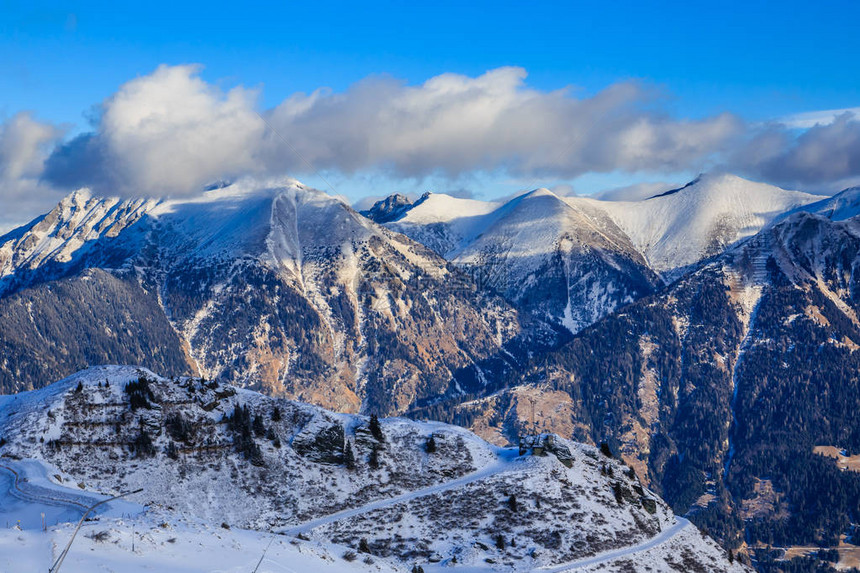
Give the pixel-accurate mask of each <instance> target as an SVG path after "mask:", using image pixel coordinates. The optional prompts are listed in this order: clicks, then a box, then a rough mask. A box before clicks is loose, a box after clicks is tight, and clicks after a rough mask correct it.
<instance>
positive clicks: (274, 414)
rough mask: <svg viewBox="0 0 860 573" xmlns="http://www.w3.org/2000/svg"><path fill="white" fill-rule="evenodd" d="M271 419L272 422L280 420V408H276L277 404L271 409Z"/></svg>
mask: <svg viewBox="0 0 860 573" xmlns="http://www.w3.org/2000/svg"><path fill="white" fill-rule="evenodd" d="M272 421H273V422H280V421H281V409H280V408H278V407H277V406H275V408H274V409H273V410H272Z"/></svg>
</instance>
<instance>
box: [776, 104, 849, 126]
mask: <svg viewBox="0 0 860 573" xmlns="http://www.w3.org/2000/svg"><path fill="white" fill-rule="evenodd" d="M846 113H851V114H854V115H856V116H860V107H849V108H843V109H826V110H820V111H809V112H805V113H796V114H793V115H789V116H786V117H783V118H781V119H779V120H778V122H779V123H781V124H783V125H785V126H786V127H790V128H794V129H809V128H810V127H815V126H816V125H830V124H831V123H833V122H834V121H836V118H838V117H839V116H840V115H844V114H846Z"/></svg>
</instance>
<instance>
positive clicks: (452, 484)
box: [278, 450, 693, 573]
mask: <svg viewBox="0 0 860 573" xmlns="http://www.w3.org/2000/svg"><path fill="white" fill-rule="evenodd" d="M522 463H523V460H522V459H517V457H516V454H515V452H509V451H506V450H502V452H501V455H500V456H499V459H498V460H497V461H496V462H494V463H491V464H489V465H487V466H486V467H484V468H481V469H480V470H478V471H476V472H473V473H470V474H467V475H465V476H463V477H460V478H457V479H455V480H451V481H449V482H445V483H440V484H436V485H433V486H429V487H425V488H422V489H418V490H415V491H411V492H407V493H404V494H401V495H397V496H394V497H391V498H387V499H380V500H376V501H374V502H371V503H368V504H366V505H362V506H360V507H354V508H351V509H345V510H343V511H339V512H337V513H332V514H329V515H325V516H323V517H319V518H317V519H312V520H310V521H306V522H304V523H302V524H300V525H296V526H294V527H288V528H285V529H282V530H279V531H278V533H282V534H284V535H298V534H300V533H306V532H308V531H310V530H312V529H315V528H317V527H320V526H321V525H327V524H330V523H334V522H336V521H340V520H342V519H348V518H350V517H355V516H358V515H362V514H365V513H369V512H371V511H375V510H377V509H382V508H386V507H391V506H393V505H397V504H399V503H404V502H408V501H412V500H414V499H418V498H421V497H425V496H427V495H432V494H435V493H440V492H443V491H447V490H451V489H454V488H458V487H461V486H464V485H467V484H470V483H473V482H476V481H480V480H482V479H486V478H488V477H491V476H494V475H497V474H500V473H504V472H507V471H517V470H519V469H521V468H520V467H518V466H521V465H522ZM675 520H676V521H675V523H674V524H672V525H671V526H670V527H667V528H665V529H664V530H662V531H661V532H660V533H658V534H657V535H655V536H654V537H651V538H649V539H646V540H644V541H642V542H641V543H637V544H636V545H631V546H629V547H622V548H620V549H614V550H611V551H607V552H605V553H600V554H598V555H593V556H591V557H584V558H582V559H577V560H575V561H569V562H567V563H562V564H561V565H551V566H548V567H543V568H540V569H536V571H539V572H540V573H564V572H566V571H575V570H576V569H581V568H583V567H588V566H591V565H598V564H601V563H607V562H610V561H614V560H616V559H620V558H623V557H631V556H633V555H636V554H637V553H641V552H643V551H648V550H650V549H653V548H655V547H657V546H659V545H662V544H663V543H666V542H667V541H670V540H671V539H672V538H674V537H675V536H676V535H678V534H679V533H681V532H682V531H684V530H685V529H686V528H688V527H693V525H692V524H691V523H690V522H689V521H688V520H686V519H684V518H683V517H679V516H676V517H675Z"/></svg>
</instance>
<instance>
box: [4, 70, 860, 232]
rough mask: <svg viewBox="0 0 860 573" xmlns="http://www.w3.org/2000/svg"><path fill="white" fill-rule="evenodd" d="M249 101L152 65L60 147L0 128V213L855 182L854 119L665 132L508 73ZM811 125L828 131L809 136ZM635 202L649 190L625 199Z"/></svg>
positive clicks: (659, 125) (647, 113)
mask: <svg viewBox="0 0 860 573" xmlns="http://www.w3.org/2000/svg"><path fill="white" fill-rule="evenodd" d="M258 95H259V93H258V90H254V89H247V88H244V87H241V86H239V87H234V88H232V89H226V90H225V89H222V88H221V87H219V86H218V85H215V84H211V83H208V82H206V81H204V80H203V79H202V78H201V77H200V67H199V66H194V65H181V66H166V65H163V66H160V67H159V68H157V69H156V70H155V71H154V72H152V73H151V74H149V75H145V76H141V77H138V78H135V79H132V80H130V81H128V82H127V83H125V84H124V85H122V86H121V87H120V89H119V90H118V91H117V92H116V93H115V94H114V95H112V96H111V97H109V98H107V99H106V100H105V101H103V102H102V103H101V105H100V106H99V108H98V109H99V114H98V117H97V119H96V120H95V121H94V123H93V126H92V129H91V131H89V132H87V133H83V134H81V135H78V136H76V137H74V138H73V139H71V140H67V141H62V140H61V137H62V134H63V130H62V129H60V128H58V127H56V126H51V125H48V124H45V123H41V122H38V121H37V120H35V119H33V117H32V116H31V115H29V114H26V113H24V114H18V115H16V116H13V117H11V118H9V119H8V120H7V121H6V122H5V123H2V124H0V200H2V202H3V203H4V204H14V205H16V206H17V207H20V209H19V210H20V211H22V212H23V211H25V210H26V208H28V206H30V205H33V204H35V203H36V202H38V201H39V200H41V201H42V204H43V205H44V206H47V205H48V203H47V201H48V198H50V201H51V202H53V201H54V200H55V194H56V193H57V192H59V190H68V189H72V188H77V187H81V186H89V187H91V188H93V189H94V190H95V191H96V192H98V193H102V194H111V195H151V196H166V195H172V196H177V195H187V194H195V193H198V192H199V190H200V189H201V187H202V186H204V185H206V184H207V183H210V182H212V181H214V180H218V179H221V178H229V177H233V176H240V175H247V174H252V175H253V174H256V175H260V176H268V175H282V174H290V175H295V176H299V177H302V176H305V175H307V174H308V173H313V172H314V171H317V170H319V171H321V172H336V173H338V174H340V175H341V176H345V177H353V176H358V175H359V174H367V173H376V174H381V175H383V176H384V177H387V178H389V180H392V179H393V180H396V179H397V178H410V179H412V180H421V179H422V178H427V177H435V178H439V177H443V178H451V179H452V180H453V179H456V178H458V177H463V176H468V175H469V174H472V173H484V174H487V173H490V174H492V173H496V174H498V175H499V177H500V179H501V178H504V177H509V176H510V177H514V178H520V179H532V178H533V179H535V180H536V182H537V183H539V182H540V180H541V178H546V179H551V180H555V181H558V180H564V179H572V178H575V177H577V176H579V175H582V174H584V173H595V172H627V173H649V172H650V173H653V174H668V173H673V172H681V171H688V172H689V171H692V172H699V171H704V170H709V169H714V168H718V169H725V170H728V171H733V172H736V173H738V174H741V175H746V176H751V177H754V178H758V179H763V180H766V181H769V182H771V183H776V184H781V185H784V186H793V187H804V188H811V187H812V188H815V187H816V186H818V187H819V188H824V187H826V186H831V187H832V186H834V185H837V184H839V183H840V182H844V181H850V180H852V178H857V177H860V121H858V116H857V115H855V114H854V113H853V110H846V111H844V112H840V113H838V114H836V115H835V117H834V115H833V113H832V112H821V113H820V114H817V115H816V114H806V115H804V116H793V118H785V119H783V120H778V121H775V122H773V123H771V124H767V125H764V126H762V125H760V124H757V125H751V124H748V123H745V122H744V121H742V120H741V119H740V118H739V117H737V116H736V115H733V114H730V113H723V114H719V115H714V116H711V117H705V118H697V119H687V118H678V117H676V116H674V115H672V114H671V113H669V112H668V111H667V110H666V107H665V105H664V103H663V99H662V96H663V94H661V92H660V91H659V90H656V89H654V88H652V87H649V86H648V85H646V84H643V83H640V82H619V83H616V84H613V85H611V86H609V87H607V88H606V89H604V90H602V91H600V92H598V93H595V94H591V95H581V94H578V93H577V92H576V91H575V90H572V89H561V90H554V91H546V90H539V89H535V88H533V87H530V86H529V85H528V84H527V83H526V72H525V70H523V69H521V68H515V67H505V68H498V69H494V70H490V71H488V72H487V73H485V74H483V75H480V76H477V77H469V76H464V75H458V74H442V75H439V76H436V77H433V78H430V79H429V80H427V81H425V82H424V83H422V84H418V85H409V84H407V83H405V82H403V81H400V80H397V79H394V78H391V77H384V76H379V77H370V78H367V79H365V80H363V81H360V82H358V83H356V84H354V85H353V86H351V87H350V88H348V89H347V90H346V91H343V92H332V91H330V90H327V89H319V90H316V91H314V92H313V93H310V94H304V93H296V94H293V95H291V96H289V97H288V98H287V99H285V100H283V101H282V102H281V103H280V104H279V105H277V106H275V107H274V108H271V109H267V110H263V109H260V108H259V98H258ZM822 114H823V115H822ZM819 116H821V117H825V116H826V118H829V119H827V121H822V120H821V119H820V118H819V119H817V120H816V121H815V122H814V123H810V122H812V120H813V119H815V118H818V117H819ZM804 122H806V123H804ZM638 191H643V192H645V191H647V190H640V189H638V188H637V189H630V190H626V191H625V192H629V193H628V194H630V195H637V194H638V193H637V192H638ZM649 192H650V191H649ZM621 194H622V195H623V194H624V193H621ZM7 211H8V210H7ZM7 216H8V214H7ZM0 225H2V221H0Z"/></svg>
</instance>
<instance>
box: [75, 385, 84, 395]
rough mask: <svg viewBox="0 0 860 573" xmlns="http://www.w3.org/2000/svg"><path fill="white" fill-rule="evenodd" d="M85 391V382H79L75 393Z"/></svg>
mask: <svg viewBox="0 0 860 573" xmlns="http://www.w3.org/2000/svg"><path fill="white" fill-rule="evenodd" d="M83 391H84V384H83V382H78V387H77V388H75V394H80V393H81V392H83Z"/></svg>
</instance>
